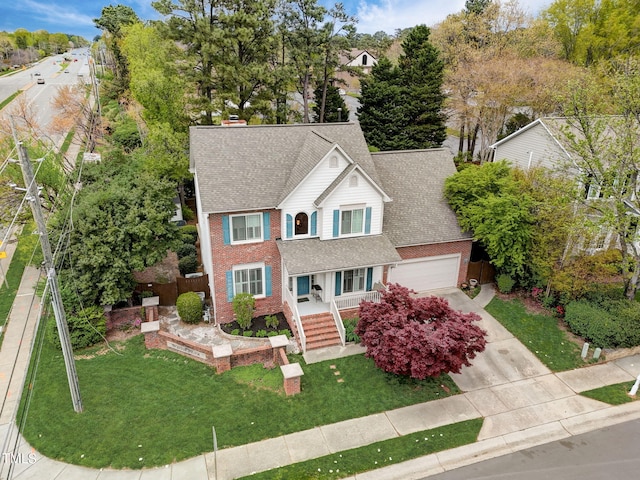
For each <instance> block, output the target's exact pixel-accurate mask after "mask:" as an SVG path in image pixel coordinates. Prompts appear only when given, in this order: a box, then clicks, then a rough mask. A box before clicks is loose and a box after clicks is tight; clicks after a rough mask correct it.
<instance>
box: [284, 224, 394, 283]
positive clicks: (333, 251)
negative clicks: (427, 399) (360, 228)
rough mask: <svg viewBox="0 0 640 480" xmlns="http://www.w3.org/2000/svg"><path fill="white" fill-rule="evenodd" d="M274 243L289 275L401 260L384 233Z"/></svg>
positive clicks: (368, 265)
mask: <svg viewBox="0 0 640 480" xmlns="http://www.w3.org/2000/svg"><path fill="white" fill-rule="evenodd" d="M277 245H278V250H279V251H280V255H281V256H282V260H283V261H284V265H285V267H286V269H287V273H288V274H289V275H301V274H305V273H318V272H330V271H333V270H339V269H344V268H363V267H371V266H374V265H388V264H390V263H396V262H399V261H401V260H402V259H401V258H400V255H398V252H397V251H396V249H395V247H394V246H393V244H392V243H391V242H390V241H389V239H388V238H387V236H386V235H384V234H383V235H365V236H363V237H353V238H337V239H334V240H320V239H319V238H310V239H304V240H287V241H282V240H278V241H277Z"/></svg>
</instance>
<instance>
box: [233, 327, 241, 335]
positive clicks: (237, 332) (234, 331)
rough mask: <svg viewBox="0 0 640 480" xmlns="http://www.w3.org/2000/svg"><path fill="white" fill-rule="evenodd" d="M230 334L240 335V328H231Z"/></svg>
mask: <svg viewBox="0 0 640 480" xmlns="http://www.w3.org/2000/svg"><path fill="white" fill-rule="evenodd" d="M231 335H240V329H239V328H234V329H233V330H231Z"/></svg>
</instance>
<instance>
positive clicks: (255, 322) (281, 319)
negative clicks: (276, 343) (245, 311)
mask: <svg viewBox="0 0 640 480" xmlns="http://www.w3.org/2000/svg"><path fill="white" fill-rule="evenodd" d="M272 315H275V316H276V318H277V319H278V327H277V328H267V323H266V320H265V318H266V317H267V315H261V316H259V317H254V318H253V319H252V320H251V327H250V328H248V329H247V330H245V331H246V332H248V331H252V332H253V336H254V337H255V335H256V332H258V331H259V330H266V332H267V333H269V332H274V331H280V330H285V329H287V330H290V329H289V324H288V323H287V319H286V318H285V316H284V313H282V312H278V313H273V314H272ZM220 328H222V331H223V332H225V333H231V332H232V331H233V330H236V329H239V330H240V332H242V331H243V330H242V328H240V325H238V322H236V321H233V322H231V323H222V324H220Z"/></svg>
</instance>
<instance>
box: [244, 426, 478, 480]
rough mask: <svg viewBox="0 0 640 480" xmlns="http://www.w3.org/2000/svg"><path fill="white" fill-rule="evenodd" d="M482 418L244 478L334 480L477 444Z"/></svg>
mask: <svg viewBox="0 0 640 480" xmlns="http://www.w3.org/2000/svg"><path fill="white" fill-rule="evenodd" d="M482 421H483V420H482V419H481V418H477V419H474V420H467V421H465V422H460V423H454V424H452V425H445V426H443V427H438V428H434V429H431V430H425V431H423V432H416V433H412V434H409V435H405V436H403V437H397V438H393V439H390V440H385V441H382V442H376V443H372V444H371V445H365V446H364V447H358V448H352V449H351V450H346V451H344V452H337V453H333V454H331V455H326V456H324V457H320V458H315V459H313V460H307V461H306V462H300V463H294V464H293V465H288V466H286V467H282V468H278V469H274V470H268V471H266V472H261V473H257V474H254V475H249V476H247V477H242V478H243V479H246V480H274V479H285V478H286V479H295V480H308V479H309V480H310V479H318V478H322V479H323V480H333V479H338V478H345V477H351V476H353V475H355V474H357V473H362V472H367V471H369V470H375V469H377V468H381V467H386V466H389V465H394V464H396V463H401V462H406V461H407V460H411V459H414V458H418V457H422V456H424V455H429V454H432V453H435V452H441V451H443V450H449V449H451V448H456V447H459V446H462V445H467V444H469V443H473V442H475V441H476V440H477V439H478V434H479V433H480V429H481V428H482Z"/></svg>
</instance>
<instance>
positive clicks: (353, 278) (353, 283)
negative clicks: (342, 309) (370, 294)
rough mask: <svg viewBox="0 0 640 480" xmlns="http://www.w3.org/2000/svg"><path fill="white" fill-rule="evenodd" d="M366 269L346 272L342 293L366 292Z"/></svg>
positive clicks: (344, 273)
mask: <svg viewBox="0 0 640 480" xmlns="http://www.w3.org/2000/svg"><path fill="white" fill-rule="evenodd" d="M364 282H365V269H364V268H356V269H355V270H345V271H344V272H343V279H342V292H343V293H351V292H361V291H363V290H364Z"/></svg>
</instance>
